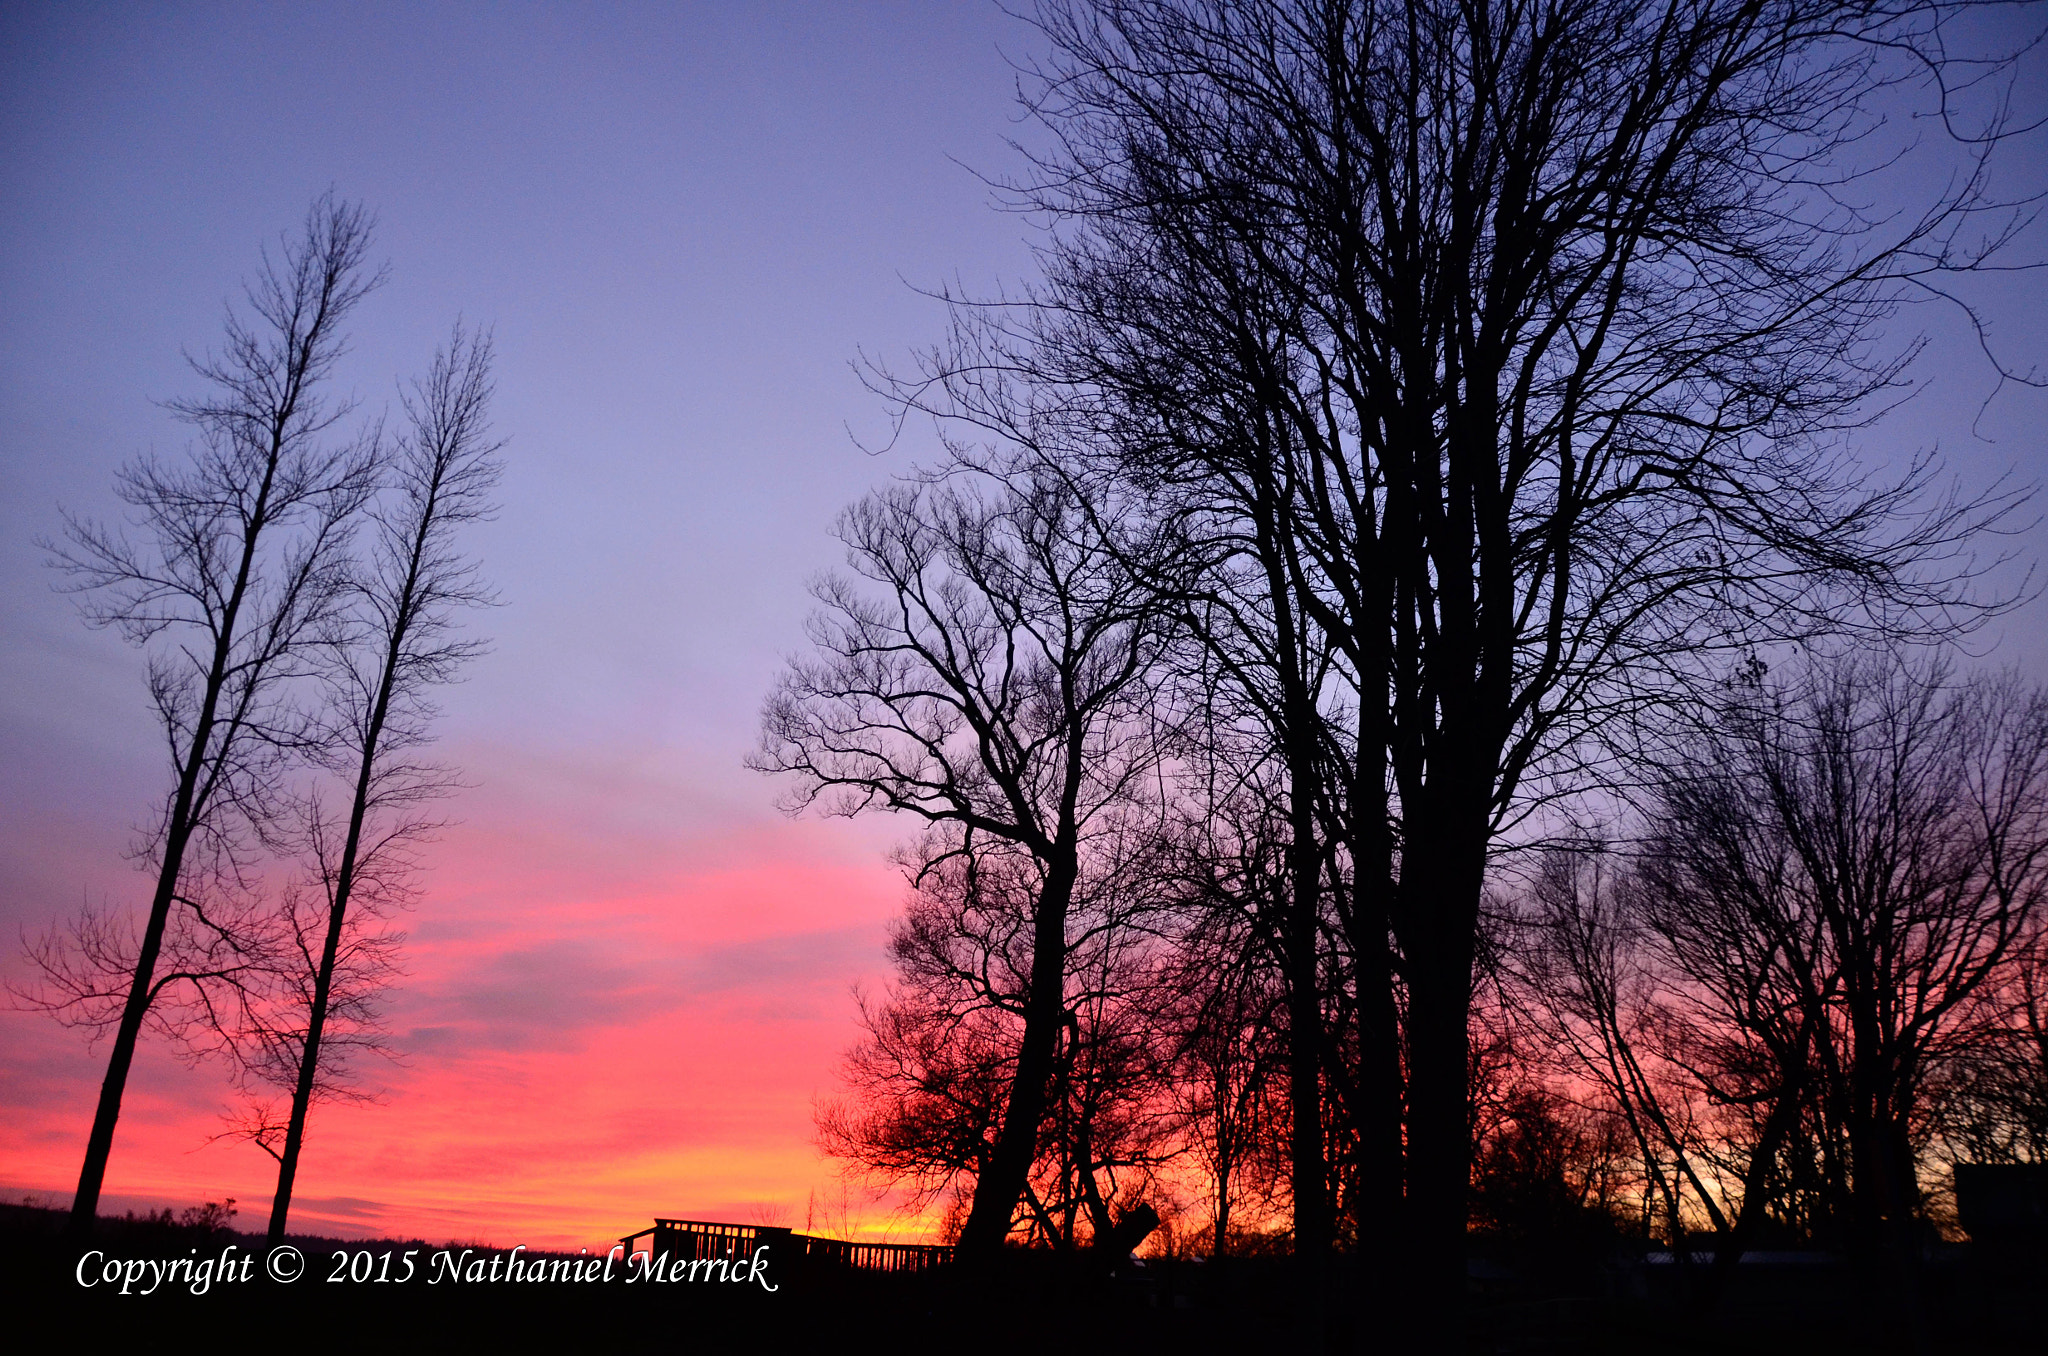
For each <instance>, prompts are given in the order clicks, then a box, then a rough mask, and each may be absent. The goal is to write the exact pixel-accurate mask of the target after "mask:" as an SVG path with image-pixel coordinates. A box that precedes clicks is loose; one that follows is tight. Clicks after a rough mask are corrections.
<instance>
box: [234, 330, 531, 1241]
mask: <svg viewBox="0 0 2048 1356" xmlns="http://www.w3.org/2000/svg"><path fill="white" fill-rule="evenodd" d="M490 396H491V341H490V337H489V336H488V335H486V334H478V333H475V332H466V331H464V330H463V329H462V328H461V327H460V326H459V325H458V326H457V327H456V330H455V333H454V336H453V338H451V339H450V340H449V343H448V347H447V348H445V349H443V350H442V351H441V352H440V353H439V354H437V355H436V356H435V358H434V362H433V365H432V367H431V368H430V369H429V370H428V372H427V375H426V377H425V379H424V380H422V381H420V382H418V383H415V385H414V387H413V389H412V391H411V392H410V393H408V394H407V395H406V396H404V397H403V403H404V406H405V413H406V419H407V429H406V432H405V433H404V434H402V435H400V437H399V438H398V439H397V441H396V445H395V447H394V448H393V450H392V452H391V454H390V456H389V457H387V458H386V459H384V466H383V468H382V469H383V470H384V472H385V476H386V479H387V480H388V482H389V483H388V484H387V485H386V486H385V487H384V493H383V495H382V496H381V497H380V498H379V499H377V500H374V501H373V502H372V504H371V506H370V509H369V518H370V520H371V522H372V523H373V524H374V527H375V531H374V534H373V540H372V542H371V543H370V547H369V550H370V553H371V554H370V559H369V561H368V562H367V564H366V566H365V567H364V568H362V569H360V570H358V571H356V572H355V573H354V574H353V576H352V577H351V579H350V582H349V585H348V599H349V601H350V602H351V603H352V604H353V606H352V608H351V610H350V612H349V613H348V614H347V615H346V616H345V617H343V618H341V619H340V620H341V631H340V633H339V634H338V635H337V636H336V637H335V638H334V639H333V640H332V642H331V643H330V644H329V645H328V646H327V647H326V654H327V659H328V662H327V663H326V665H325V666H324V668H323V671H322V676H323V678H324V679H325V681H326V686H327V689H328V691H329V693H330V694H331V696H330V700H329V703H328V707H327V710H328V712H329V714H330V717H331V719H332V721H333V727H334V728H333V731H332V737H331V738H330V739H329V740H328V741H326V744H325V751H326V756H327V758H328V759H329V761H330V762H332V763H333V765H334V766H335V768H336V770H337V771H338V772H340V773H341V774H342V776H343V777H345V778H346V783H345V785H346V787H347V796H348V801H347V808H346V810H345V811H343V812H342V813H341V815H340V816H339V818H338V820H337V821H336V822H335V823H333V824H331V825H330V824H328V823H327V821H326V820H325V819H324V818H323V817H322V812H321V809H320V807H319V806H318V804H317V803H315V804H313V805H312V806H310V807H309V811H308V814H309V823H310V830H311V831H310V833H309V835H308V843H307V851H308V853H309V854H310V857H311V860H312V864H313V868H314V874H315V879H316V881H317V883H318V885H319V887H320V891H321V894H322V896H323V897H324V902H325V904H326V918H325V926H324V928H322V929H320V930H319V934H318V935H319V938H320V940H319V944H318V947H317V955H316V953H315V948H312V947H309V946H307V945H305V943H306V941H307V940H308V934H307V931H306V929H305V928H303V927H297V928H294V930H293V940H294V943H295V945H294V946H293V947H292V948H290V949H289V950H288V951H287V953H286V954H287V956H288V957H289V958H291V959H292V960H295V961H300V962H304V963H303V964H299V965H294V966H293V967H292V968H291V970H290V971H289V974H290V979H291V990H292V993H291V996H292V998H294V999H296V1000H299V1001H298V1002H294V1003H293V1004H291V1007H290V1008H289V1009H288V1010H296V1011H298V1013H299V1015H300V1016H301V1017H302V1019H303V1022H304V1025H303V1026H294V1027H290V1028H287V1029H285V1030H283V1031H278V1030H276V1029H273V1030H272V1031H271V1032H270V1033H269V1037H270V1039H269V1040H268V1041H267V1042H266V1045H267V1053H268V1055H269V1057H270V1061H271V1066H272V1067H271V1069H270V1072H271V1073H272V1074H273V1076H276V1075H280V1074H284V1073H285V1072H286V1071H287V1070H288V1071H289V1086H290V1087H291V1110H290V1113H289V1116H288V1118H287V1120H286V1122H285V1125H284V1129H283V1136H282V1143H281V1146H280V1147H279V1148H278V1150H277V1158H278V1176H277V1193H276V1196H275V1197H274V1198H273V1200H272V1203H271V1207H270V1241H271V1242H272V1243H273V1244H274V1243H277V1242H279V1241H280V1240H282V1239H283V1237H284V1227H285V1220H286V1218H287V1216H288V1215H289V1213H290V1210H291V1197H292V1183H293V1181H294V1179H295V1178H296V1176H297V1173H298V1166H299V1151H300V1147H301V1145H302V1143H303V1140H304V1135H305V1127H306V1114H307V1111H308V1110H309V1108H310V1106H311V1104H312V1101H313V1098H314V1096H315V1094H316V1092H317V1091H318V1090H319V1088H320V1087H321V1075H322V1073H323V1058H324V1057H326V1056H324V1051H325V1048H326V1044H325V1043H326V1037H327V1029H328V1023H329V1020H330V1018H332V1017H334V1016H336V1015H343V1016H352V1017H354V1018H355V1019H356V1020H355V1026H356V1028H357V1029H358V1030H362V1029H364V1023H363V1018H364V1016H365V1014H364V1012H363V1011H362V1009H363V1008H364V1006H365V1004H366V1003H367V1002H368V994H369V992H370V990H371V989H372V988H374V984H375V981H376V980H377V979H379V978H380V977H381V976H382V975H383V974H384V973H387V972H388V969H389V964H388V954H389V950H390V948H391V946H392V945H395V942H394V940H393V939H392V938H391V937H390V936H389V935H388V934H385V933H380V932H379V931H378V930H377V929H376V928H374V927H371V928H368V929H366V928H364V927H363V926H362V923H363V921H364V919H365V918H366V917H367V918H368V919H370V920H372V921H373V922H374V921H376V920H378V919H380V918H381V917H382V916H383V915H385V914H387V913H388V911H389V910H390V909H391V908H392V907H394V906H396V905H398V904H401V903H403V902H405V900H406V899H407V897H408V896H409V894H410V877H411V875H412V874H413V872H414V870H415V868H416V861H415V858H414V854H413V851H412V849H413V847H414V845H415V844H417V842H418V841H419V840H420V839H421V837H422V836H423V835H425V834H426V833H428V832H430V831H431V829H432V828H433V825H432V823H431V822H430V821H428V820H425V819H423V818H422V817H421V813H420V809H421V806H422V805H423V804H424V803H425V802H427V801H429V800H431V799H433V798H435V797H437V796H442V795H446V794H448V793H449V792H450V791H451V790H453V785H452V780H451V776H450V774H449V773H448V772H447V771H446V770H445V769H443V768H441V767H438V766H436V765H434V764H431V763H426V762H422V761H421V760H420V757H419V750H420V748H421V746H423V745H424V744H426V743H427V742H428V741H429V739H430V738H431V733H430V726H431V723H432V719H433V717H434V715H435V707H434V705H433V702H432V699H431V695H430V694H431V693H432V691H433V689H434V688H436V687H438V686H440V685H441V684H444V683H448V682H451V681H453V680H454V679H455V677H456V675H457V674H458V673H459V671H460V670H461V668H462V666H463V664H464V663H466V662H467V661H468V660H470V659H472V658H474V657H475V656H476V655H477V654H478V653H479V652H480V651H481V650H482V648H483V642H482V641H480V640H476V639H472V638H467V637H464V636H462V635H460V634H458V633H457V630H456V627H457V622H458V618H459V614H460V613H461V612H462V611H463V610H465V609H469V608H475V607H480V606H484V605H486V604H488V603H489V602H490V600H491V595H490V591H489V589H488V588H487V587H486V586H485V585H484V584H482V583H481V582H480V581H479V579H478V576H477V567H476V563H475V562H474V561H473V560H472V559H470V558H469V557H468V556H466V555H464V554H463V553H462V552H461V550H460V549H459V548H458V546H457V543H456V536H457V534H458V533H459V532H460V530H461V529H462V528H463V527H464V526H466V525H467V524H470V523H474V522H476V521H478V520H479V519H482V518H485V517H488V516H489V515H490V513H491V511H492V506H491V502H490V495H491V490H492V487H493V486H495V485H496V484H497V480H498V474H499V461H498V456H497V454H498V452H499V451H500V450H501V448H502V447H503V444H502V443H500V442H497V441H494V440H493V439H492V438H491V436H490V423H489V404H490ZM351 910H354V912H353V913H352V912H351ZM337 980H339V981H340V984H339V987H337ZM337 994H339V995H341V1002H340V1003H339V1004H337V1002H336V997H337ZM301 1004H302V1006H301ZM326 1058H329V1059H330V1061H331V1057H326ZM280 1081H284V1080H282V1079H280ZM259 1142H261V1141H260V1140H259Z"/></svg>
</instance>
